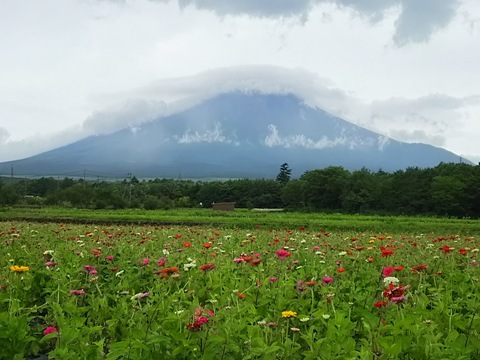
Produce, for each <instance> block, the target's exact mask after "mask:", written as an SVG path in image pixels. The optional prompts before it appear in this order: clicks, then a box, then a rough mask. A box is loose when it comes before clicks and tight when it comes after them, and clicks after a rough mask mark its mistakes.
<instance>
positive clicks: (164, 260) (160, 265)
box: [157, 257, 167, 267]
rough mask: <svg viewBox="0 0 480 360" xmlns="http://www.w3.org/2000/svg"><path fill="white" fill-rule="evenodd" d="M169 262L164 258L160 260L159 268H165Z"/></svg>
mask: <svg viewBox="0 0 480 360" xmlns="http://www.w3.org/2000/svg"><path fill="white" fill-rule="evenodd" d="M166 262H167V259H165V258H164V257H162V258H161V259H160V260H158V264H157V265H158V267H162V266H165V263H166Z"/></svg>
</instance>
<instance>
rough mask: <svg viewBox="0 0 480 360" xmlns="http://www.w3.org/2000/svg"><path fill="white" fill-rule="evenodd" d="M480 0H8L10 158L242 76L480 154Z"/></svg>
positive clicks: (4, 2)
mask: <svg viewBox="0 0 480 360" xmlns="http://www.w3.org/2000/svg"><path fill="white" fill-rule="evenodd" d="M478 64H480V1H478V0H261V1H259V0H123V1H122V0H41V1H40V0H1V1H0V161H8V160H14V159H18V158H22V157H26V156H30V155H33V154H35V153H38V152H41V151H45V150H48V149H51V148H54V147H57V146H60V145H65V144H68V143H70V142H72V141H74V140H78V139H80V138H83V137H85V136H87V135H90V134H95V133H105V132H111V131H114V130H117V129H120V128H123V127H125V126H140V125H141V123H142V122H145V121H149V120H152V119H154V118H156V117H158V116H161V115H166V114H168V113H171V112H174V111H177V110H179V109H182V108H185V107H186V106H188V105H190V104H192V103H195V102H198V101H201V100H202V99H203V98H206V97H208V96H211V95H214V94H216V93H218V92H221V91H225V90H231V89H235V88H242V89H247V90H255V89H258V90H260V91H263V92H267V93H268V92H292V93H295V94H297V95H299V96H301V97H303V98H304V99H305V101H306V102H307V103H308V104H310V105H312V106H318V107H321V108H323V109H325V110H328V111H330V112H332V113H334V114H335V115H338V116H341V117H342V118H344V119H346V120H348V121H351V122H353V123H355V124H358V125H361V126H364V127H366V128H368V129H370V130H374V131H377V132H379V133H381V134H384V135H387V136H390V137H392V138H394V139H397V140H402V141H408V142H424V143H429V144H432V145H435V146H439V147H444V148H446V149H448V150H450V151H453V152H455V153H457V154H459V155H461V156H463V157H465V158H468V159H470V160H472V161H474V162H478V161H480V145H479V140H480V68H479V65H478Z"/></svg>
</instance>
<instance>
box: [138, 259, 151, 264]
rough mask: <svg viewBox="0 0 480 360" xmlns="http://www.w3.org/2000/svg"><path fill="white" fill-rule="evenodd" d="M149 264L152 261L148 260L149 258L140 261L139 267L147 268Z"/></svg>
mask: <svg viewBox="0 0 480 360" xmlns="http://www.w3.org/2000/svg"><path fill="white" fill-rule="evenodd" d="M148 264H150V260H148V258H143V259H140V260H138V265H140V266H147V265H148Z"/></svg>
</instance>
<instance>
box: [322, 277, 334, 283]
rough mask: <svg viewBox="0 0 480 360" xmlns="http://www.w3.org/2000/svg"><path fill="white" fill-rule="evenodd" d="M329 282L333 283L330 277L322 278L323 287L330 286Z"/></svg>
mask: <svg viewBox="0 0 480 360" xmlns="http://www.w3.org/2000/svg"><path fill="white" fill-rule="evenodd" d="M331 282H333V278H331V277H330V276H324V277H323V278H322V283H323V285H327V284H330V283H331Z"/></svg>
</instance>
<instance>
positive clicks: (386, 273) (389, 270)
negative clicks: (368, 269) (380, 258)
mask: <svg viewBox="0 0 480 360" xmlns="http://www.w3.org/2000/svg"><path fill="white" fill-rule="evenodd" d="M393 271H394V270H393V267H392V266H385V267H384V268H383V270H382V273H383V276H384V277H388V276H390V275H392V274H393Z"/></svg>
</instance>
